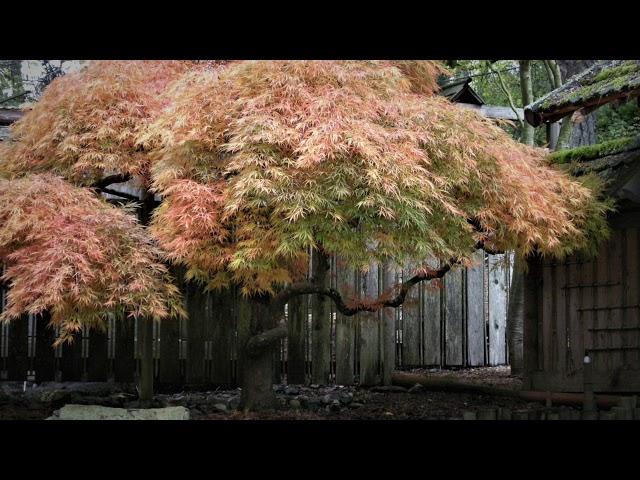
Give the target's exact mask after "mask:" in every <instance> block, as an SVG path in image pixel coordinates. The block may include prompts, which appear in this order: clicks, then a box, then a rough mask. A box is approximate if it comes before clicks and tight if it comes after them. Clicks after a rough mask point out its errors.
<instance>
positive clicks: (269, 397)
mask: <svg viewBox="0 0 640 480" xmlns="http://www.w3.org/2000/svg"><path fill="white" fill-rule="evenodd" d="M243 366H244V371H243V375H242V384H241V385H242V395H241V400H240V408H242V409H243V410H244V411H257V410H269V409H272V408H274V407H275V405H276V397H275V394H274V392H273V387H272V385H273V348H269V349H266V350H264V351H263V352H262V353H261V354H260V355H257V356H255V355H247V356H246V357H245V359H244V365H243Z"/></svg>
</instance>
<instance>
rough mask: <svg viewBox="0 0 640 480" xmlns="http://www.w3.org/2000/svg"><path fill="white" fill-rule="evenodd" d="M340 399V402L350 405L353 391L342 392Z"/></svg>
mask: <svg viewBox="0 0 640 480" xmlns="http://www.w3.org/2000/svg"><path fill="white" fill-rule="evenodd" d="M338 399H339V400H340V403H342V404H344V405H349V404H350V403H351V402H352V401H353V393H351V392H347V393H341V394H340V396H339V397H338Z"/></svg>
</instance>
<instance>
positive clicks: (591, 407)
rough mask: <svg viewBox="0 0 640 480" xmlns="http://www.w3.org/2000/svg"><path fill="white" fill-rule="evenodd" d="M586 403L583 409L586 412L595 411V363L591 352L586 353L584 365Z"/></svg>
mask: <svg viewBox="0 0 640 480" xmlns="http://www.w3.org/2000/svg"><path fill="white" fill-rule="evenodd" d="M583 372H584V376H583V378H584V403H583V405H582V409H583V410H584V411H585V412H593V411H595V399H594V394H593V361H592V358H591V356H590V355H589V352H585V356H584V364H583Z"/></svg>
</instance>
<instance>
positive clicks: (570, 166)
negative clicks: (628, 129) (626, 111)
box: [547, 137, 640, 198]
mask: <svg viewBox="0 0 640 480" xmlns="http://www.w3.org/2000/svg"><path fill="white" fill-rule="evenodd" d="M547 158H548V160H549V161H550V162H551V163H554V164H556V165H560V166H561V168H563V169H564V170H566V171H568V172H569V173H570V174H571V175H573V176H576V177H581V176H584V175H589V174H594V175H597V176H598V177H599V178H600V179H602V180H603V181H604V184H605V193H606V194H607V195H609V196H611V197H614V198H615V197H618V196H619V192H620V190H621V189H622V187H623V186H624V185H625V184H626V183H627V182H628V181H629V180H631V178H632V177H633V176H634V175H636V174H637V173H639V172H640V137H634V138H622V139H616V140H612V141H609V142H605V143H601V144H598V145H588V146H585V147H578V148H572V149H568V150H561V151H559V152H554V153H552V154H551V155H549V156H548V157H547Z"/></svg>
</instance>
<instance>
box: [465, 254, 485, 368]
mask: <svg viewBox="0 0 640 480" xmlns="http://www.w3.org/2000/svg"><path fill="white" fill-rule="evenodd" d="M473 261H474V266H473V267H470V268H467V281H466V286H465V288H466V289H467V295H466V297H467V364H468V365H469V366H471V367H478V366H481V365H484V359H485V348H486V338H485V337H486V334H485V332H486V330H485V322H484V295H485V292H484V252H483V251H482V250H480V251H477V252H476V253H474V255H473Z"/></svg>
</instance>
